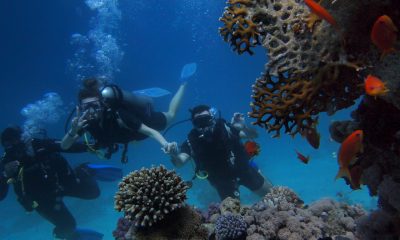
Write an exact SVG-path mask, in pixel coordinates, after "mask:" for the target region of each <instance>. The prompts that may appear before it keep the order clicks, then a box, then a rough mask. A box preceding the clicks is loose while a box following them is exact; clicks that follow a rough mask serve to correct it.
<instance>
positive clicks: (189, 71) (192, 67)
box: [181, 62, 197, 82]
mask: <svg viewBox="0 0 400 240" xmlns="http://www.w3.org/2000/svg"><path fill="white" fill-rule="evenodd" d="M196 70H197V63H195V62H194V63H188V64H185V65H184V66H183V68H182V70H181V82H184V81H187V79H188V78H190V77H191V76H192V75H193V74H195V73H196Z"/></svg>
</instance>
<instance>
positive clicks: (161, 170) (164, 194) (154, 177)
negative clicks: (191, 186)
mask: <svg viewBox="0 0 400 240" xmlns="http://www.w3.org/2000/svg"><path fill="white" fill-rule="evenodd" d="M187 189H188V186H187V185H186V183H185V182H184V181H183V180H182V179H181V177H179V176H178V175H177V174H176V173H175V171H168V170H167V169H166V168H165V167H164V166H162V165H161V166H159V167H153V168H150V169H146V168H142V169H141V170H139V171H134V172H131V173H130V174H129V175H127V176H126V177H124V178H123V179H122V181H121V182H120V183H119V190H118V192H117V193H116V195H115V209H116V210H117V211H123V212H124V213H125V218H127V219H129V220H131V221H133V222H134V224H135V225H136V226H140V227H149V226H152V225H153V224H154V223H156V222H158V221H160V220H162V219H163V218H164V217H165V216H166V215H168V214H169V213H170V212H172V211H174V210H176V209H178V208H180V207H182V206H183V204H184V201H185V200H186V191H187Z"/></svg>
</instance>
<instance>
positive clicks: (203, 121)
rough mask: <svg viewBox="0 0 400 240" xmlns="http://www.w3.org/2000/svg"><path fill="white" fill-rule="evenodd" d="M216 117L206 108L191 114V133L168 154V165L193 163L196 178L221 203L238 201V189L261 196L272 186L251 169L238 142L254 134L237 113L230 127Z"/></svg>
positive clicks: (179, 165) (202, 106)
mask: <svg viewBox="0 0 400 240" xmlns="http://www.w3.org/2000/svg"><path fill="white" fill-rule="evenodd" d="M216 115H217V113H216V111H215V110H213V109H212V108H210V107H209V106H207V105H199V106H196V107H194V108H193V109H192V110H191V121H192V124H193V129H192V130H191V131H190V133H189V134H188V138H187V140H186V141H185V142H184V143H183V144H182V145H181V147H180V151H178V152H174V153H170V155H171V157H172V163H173V164H174V165H175V166H177V167H181V166H182V165H184V164H185V163H186V162H188V161H189V160H190V159H193V160H194V162H195V164H196V169H195V174H196V176H197V178H200V179H207V180H208V181H209V182H210V184H211V185H212V186H213V187H215V188H216V190H217V191H218V194H219V196H220V198H221V199H225V198H226V197H234V198H239V196H240V194H239V186H240V185H244V186H245V187H247V188H249V189H250V190H251V191H253V192H254V193H256V194H258V195H260V196H264V195H265V194H266V193H268V192H269V190H270V188H271V187H272V184H271V183H270V182H269V180H267V179H266V178H264V177H263V176H262V175H261V173H260V172H259V171H258V169H256V168H254V167H253V166H251V164H250V159H251V157H250V156H249V154H248V153H247V152H246V150H245V148H244V145H243V144H242V142H241V138H254V137H256V136H257V133H256V132H255V131H254V130H253V129H250V128H248V127H247V126H246V125H245V124H244V118H243V116H242V115H240V114H238V113H236V114H235V115H234V117H233V119H232V123H227V122H226V121H225V120H224V119H222V118H217V117H216Z"/></svg>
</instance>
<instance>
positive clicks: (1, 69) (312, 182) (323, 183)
mask: <svg viewBox="0 0 400 240" xmlns="http://www.w3.org/2000/svg"><path fill="white" fill-rule="evenodd" d="M224 7H225V2H224V1H196V0H168V1H167V0H162V1H160V0H86V1H84V0H79V1H78V0H69V1H54V0H53V1H50V0H43V1H40V2H38V1H21V0H15V1H1V2H0V29H1V33H2V34H1V36H2V37H1V40H0V49H1V51H0V79H1V83H2V85H1V88H0V91H1V94H0V100H1V101H0V106H1V110H2V117H1V118H0V127H1V128H5V127H6V126H8V125H9V124H19V125H21V126H22V125H23V124H24V122H26V120H27V118H26V115H23V114H21V110H22V109H24V107H26V106H27V105H28V104H35V103H36V104H37V103H38V102H37V101H39V100H41V99H42V100H43V99H44V98H45V97H44V95H45V94H47V93H51V92H54V93H57V94H58V96H59V97H60V98H61V99H62V102H63V104H62V106H60V107H59V109H61V110H62V111H60V112H54V111H51V113H53V114H57V116H55V117H56V118H55V120H54V121H47V122H46V121H42V120H43V119H39V120H38V121H39V122H40V121H42V122H40V124H43V125H44V126H45V128H46V130H47V133H48V135H49V136H51V137H54V138H61V137H62V136H63V133H64V123H65V119H66V118H67V115H68V113H69V111H71V110H72V109H73V107H74V105H75V103H76V93H77V90H78V87H79V84H80V82H79V80H80V79H81V77H83V76H90V75H101V76H104V77H105V78H108V79H112V81H113V82H114V83H116V84H118V85H119V86H121V87H122V88H124V89H127V90H130V91H133V90H137V89H145V88H149V87H155V86H156V87H160V88H163V89H166V90H168V91H170V92H172V93H173V92H175V91H176V90H177V89H178V87H179V84H180V76H181V70H182V67H183V66H184V65H185V64H187V63H191V62H196V63H197V70H196V73H195V75H194V76H193V77H192V79H191V81H190V82H189V84H188V88H187V89H188V90H187V92H186V94H185V97H184V100H183V103H182V105H181V108H180V111H179V113H178V116H177V120H182V119H186V118H188V116H189V112H188V109H189V108H191V107H193V106H195V105H197V104H202V103H204V104H209V105H211V106H214V107H216V108H217V109H219V110H220V111H221V114H222V116H223V117H224V118H226V119H228V120H230V118H231V116H232V114H233V113H234V112H242V113H246V112H248V111H250V107H249V103H250V101H251V98H250V95H251V85H252V84H253V83H254V81H255V79H256V78H257V77H259V76H260V75H261V72H262V71H264V65H265V63H266V62H267V58H266V53H265V50H264V49H263V48H262V47H259V48H257V49H255V54H254V56H248V55H246V54H243V55H241V56H239V55H237V54H236V53H234V52H233V51H232V50H231V49H230V47H229V45H228V44H227V43H225V42H224V41H223V40H222V38H221V36H220V35H219V33H218V27H220V26H221V25H222V24H221V23H220V22H219V21H218V18H219V17H220V16H221V15H222V13H223V11H224ZM170 98H171V95H168V96H164V97H161V98H157V99H155V100H154V101H155V107H156V108H157V109H160V110H167V108H168V102H169V100H170ZM42 103H43V102H42ZM40 106H41V105H40ZM46 106H48V105H46ZM25 109H26V108H25ZM38 111H39V112H40V111H41V110H40V109H39V110H38ZM350 111H351V109H347V110H343V111H340V112H338V113H336V114H335V115H333V116H330V117H328V116H325V115H322V116H321V117H320V121H319V123H320V124H319V127H318V130H319V131H320V132H321V136H322V138H321V147H320V149H319V150H313V149H312V148H311V147H310V146H309V145H308V144H307V142H306V141H305V140H304V139H301V137H296V138H294V139H292V138H291V137H289V136H282V137H281V138H279V139H272V138H271V135H269V134H267V133H266V132H265V130H263V129H261V128H259V129H258V132H259V134H260V137H259V138H258V139H257V141H258V142H259V143H260V145H261V154H260V155H259V156H258V157H257V158H256V159H255V161H256V163H257V165H258V166H259V167H260V169H261V170H262V172H263V174H264V175H266V176H267V177H268V178H269V179H270V180H271V181H272V182H273V184H275V185H286V186H289V187H291V188H293V189H294V190H295V191H296V192H297V193H298V194H299V195H300V197H301V198H303V199H304V200H305V202H306V203H310V202H312V201H315V200H317V199H320V198H323V197H332V198H336V199H338V200H342V201H348V202H350V203H360V204H362V205H363V206H364V207H366V208H368V209H371V208H375V206H376V199H374V198H371V197H369V196H368V191H367V190H366V189H363V190H360V191H351V190H350V189H349V187H348V186H346V185H345V184H344V181H343V180H337V181H334V177H335V175H336V172H337V170H338V166H337V160H336V157H335V152H336V151H337V150H338V148H339V145H338V144H337V143H335V142H332V141H330V138H329V133H328V128H329V124H330V122H331V121H332V120H342V119H346V118H348V116H349V113H350ZM34 115H35V114H34ZM36 116H37V115H36ZM53 117H54V116H53ZM247 121H248V122H251V121H252V119H247ZM190 127H191V125H190V123H183V124H180V125H178V126H176V127H174V128H173V129H171V130H170V132H169V133H168V135H167V139H168V140H170V141H178V142H182V141H183V140H184V139H185V137H186V135H185V134H184V133H187V132H189V130H190ZM158 149H159V145H158V143H156V142H155V141H153V140H146V141H143V142H140V143H137V144H132V145H131V146H130V148H129V153H128V156H129V163H128V164H126V165H122V164H121V163H120V162H119V157H120V155H119V154H115V155H114V157H113V158H112V159H111V160H109V161H108V162H107V163H109V164H112V165H115V166H120V167H123V168H124V173H125V174H128V173H129V172H130V171H132V170H134V169H140V168H141V167H149V166H151V165H158V164H164V165H165V166H167V168H170V169H172V168H173V166H172V164H171V163H170V161H169V159H168V157H167V156H165V155H164V154H163V153H162V152H161V150H160V151H158ZM295 149H296V150H298V151H300V152H302V153H303V154H306V155H308V154H309V155H310V156H311V161H310V163H309V164H308V165H304V164H302V163H301V162H300V161H298V160H297V159H296V154H295ZM65 156H66V157H67V158H68V160H69V162H70V163H71V165H74V166H75V165H78V164H79V163H81V162H85V161H92V162H95V163H96V162H97V163H102V164H104V160H101V159H98V158H96V156H95V155H92V154H80V155H73V154H66V155H65ZM177 171H178V173H179V174H181V176H182V177H183V178H185V179H190V178H191V177H192V175H193V169H192V166H191V165H187V166H185V167H184V168H182V169H177ZM100 187H101V191H102V194H101V197H100V198H98V199H96V200H90V201H87V200H79V199H72V198H66V203H67V205H68V206H69V208H70V209H71V211H72V213H73V215H74V216H75V217H76V221H77V223H78V225H79V226H81V227H87V228H92V229H97V230H99V231H101V232H103V233H104V234H105V239H113V238H112V234H111V232H112V230H113V229H114V228H115V225H116V221H117V219H118V217H120V216H121V214H120V213H117V212H116V211H115V210H114V208H113V205H114V202H113V196H114V193H115V191H116V189H117V183H100ZM241 195H242V201H243V202H244V203H247V204H251V203H253V202H255V201H257V197H256V196H254V195H253V194H251V193H250V192H249V191H247V190H246V189H241ZM217 200H218V197H217V194H216V192H215V190H214V189H212V187H210V186H209V184H208V183H207V182H206V181H201V180H196V181H195V182H194V185H193V187H192V189H191V190H189V192H188V202H189V203H190V204H193V205H196V206H198V207H200V208H205V207H206V206H207V204H209V203H210V202H215V201H217ZM0 209H1V211H0V219H2V220H1V221H0V239H6V240H19V239H32V240H36V239H38V240H39V239H41V240H42V239H52V235H51V232H52V226H51V225H50V224H49V223H48V222H46V221H45V220H43V219H42V218H41V217H40V216H38V215H37V214H36V213H32V214H26V213H25V212H24V211H23V209H22V207H21V206H20V205H19V204H18V203H17V202H16V196H15V195H14V193H13V191H10V192H9V195H8V197H7V198H6V199H5V200H4V201H2V202H0Z"/></svg>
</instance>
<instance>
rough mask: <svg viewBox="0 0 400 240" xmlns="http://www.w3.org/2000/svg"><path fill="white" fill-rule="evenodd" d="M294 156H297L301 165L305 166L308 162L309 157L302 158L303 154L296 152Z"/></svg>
mask: <svg viewBox="0 0 400 240" xmlns="http://www.w3.org/2000/svg"><path fill="white" fill-rule="evenodd" d="M295 151H296V154H297V158H298V159H300V161H302V162H303V163H305V164H307V163H308V162H309V161H310V156H307V157H306V156H304V155H303V154H301V153H299V152H298V151H297V150H295Z"/></svg>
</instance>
